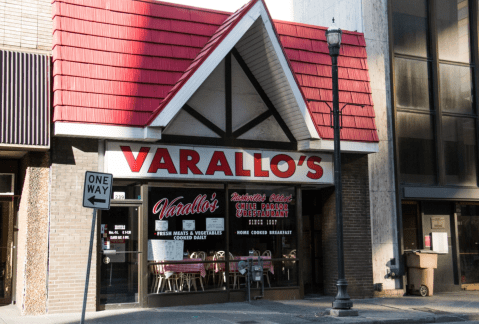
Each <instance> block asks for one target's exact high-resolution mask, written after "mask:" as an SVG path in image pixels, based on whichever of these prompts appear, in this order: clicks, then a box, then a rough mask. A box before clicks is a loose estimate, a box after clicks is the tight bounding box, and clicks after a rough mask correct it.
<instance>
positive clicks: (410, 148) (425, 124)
mask: <svg viewBox="0 0 479 324" xmlns="http://www.w3.org/2000/svg"><path fill="white" fill-rule="evenodd" d="M433 129H434V128H433V123H432V116H431V115H429V114H415V113H407V112H398V131H397V133H398V145H399V170H400V176H401V179H400V181H401V182H403V183H425V184H434V183H435V182H436V162H435V161H436V159H435V154H434V147H435V146H434V131H433Z"/></svg>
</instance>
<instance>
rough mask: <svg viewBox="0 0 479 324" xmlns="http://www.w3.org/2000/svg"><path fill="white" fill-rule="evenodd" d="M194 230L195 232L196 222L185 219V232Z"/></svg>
mask: <svg viewBox="0 0 479 324" xmlns="http://www.w3.org/2000/svg"><path fill="white" fill-rule="evenodd" d="M194 230H195V220H194V219H192V220H190V219H183V231H194Z"/></svg>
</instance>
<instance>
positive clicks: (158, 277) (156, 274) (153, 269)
mask: <svg viewBox="0 0 479 324" xmlns="http://www.w3.org/2000/svg"><path fill="white" fill-rule="evenodd" d="M149 268H150V274H151V275H152V277H153V280H152V282H151V293H154V292H155V291H156V293H158V290H159V289H160V285H161V282H162V279H163V276H162V274H161V273H160V267H159V265H158V264H150V266H149Z"/></svg>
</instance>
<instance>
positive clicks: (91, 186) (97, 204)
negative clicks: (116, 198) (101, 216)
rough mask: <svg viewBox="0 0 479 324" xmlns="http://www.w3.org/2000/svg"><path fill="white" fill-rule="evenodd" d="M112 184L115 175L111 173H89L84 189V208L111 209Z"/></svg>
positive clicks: (86, 174)
mask: <svg viewBox="0 0 479 324" xmlns="http://www.w3.org/2000/svg"><path fill="white" fill-rule="evenodd" d="M112 183H113V175H112V174H110V173H101V172H92V171H87V172H86V173H85V184H84V187H83V207H86V208H96V209H110V197H111V186H112Z"/></svg>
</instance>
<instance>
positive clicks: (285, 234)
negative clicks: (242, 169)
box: [148, 185, 298, 294]
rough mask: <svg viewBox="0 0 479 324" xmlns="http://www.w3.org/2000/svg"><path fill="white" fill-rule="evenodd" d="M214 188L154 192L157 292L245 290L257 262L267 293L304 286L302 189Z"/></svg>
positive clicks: (152, 262) (151, 245)
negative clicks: (245, 265)
mask: <svg viewBox="0 0 479 324" xmlns="http://www.w3.org/2000/svg"><path fill="white" fill-rule="evenodd" d="M211 186H212V187H207V185H205V187H198V188H190V187H165V188H162V187H150V188H149V194H148V263H149V269H150V292H151V293H155V294H156V293H167V292H185V291H187V292H203V291H211V290H220V291H221V290H225V289H227V287H229V289H243V288H245V284H246V281H245V277H244V275H242V274H241V273H240V272H239V262H241V261H247V259H248V258H251V257H253V258H254V259H255V260H256V261H255V262H258V261H257V260H258V257H259V258H260V259H261V262H263V269H264V271H263V278H264V283H265V287H266V288H268V287H284V286H297V285H298V276H297V273H298V271H297V263H298V262H297V261H296V260H297V259H296V250H297V234H296V221H297V218H296V212H295V211H296V197H295V188H294V187H292V186H288V187H281V186H251V185H247V186H246V185H245V186H243V185H233V186H230V187H229V190H228V192H227V191H226V190H225V189H224V187H223V186H222V185H219V186H218V185H216V187H214V186H215V185H211ZM227 204H228V206H229V207H228V209H226V206H227ZM226 217H228V219H226ZM228 235H229V250H228V247H227V244H226V243H227V237H228ZM275 259H276V260H275ZM277 259H282V260H277Z"/></svg>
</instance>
